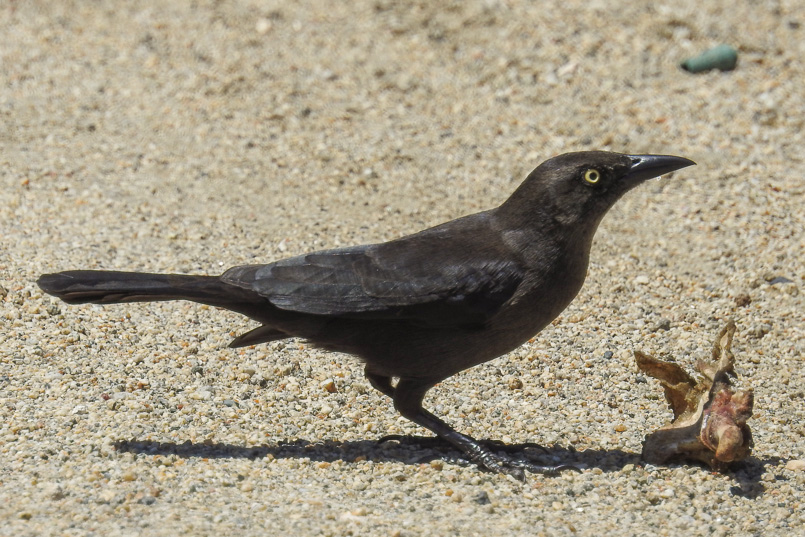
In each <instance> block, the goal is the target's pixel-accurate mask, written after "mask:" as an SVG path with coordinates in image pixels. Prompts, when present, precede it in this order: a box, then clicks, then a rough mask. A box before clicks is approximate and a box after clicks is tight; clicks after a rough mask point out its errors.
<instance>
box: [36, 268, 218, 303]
mask: <svg viewBox="0 0 805 537" xmlns="http://www.w3.org/2000/svg"><path fill="white" fill-rule="evenodd" d="M36 283H37V284H38V285H39V287H40V288H41V289H42V290H43V291H45V292H46V293H48V294H50V295H53V296H56V297H58V298H60V299H62V300H64V301H65V302H67V303H68V304H86V303H93V304H114V303H118V302H150V301H154V300H182V299H183V300H193V301H197V302H198V301H202V300H204V299H220V298H221V291H223V288H224V286H226V284H223V283H222V282H221V281H220V280H219V279H218V277H217V276H188V275H181V274H147V273H141V272H113V271H101V270H69V271H66V272H59V273H57V274H44V275H42V276H41V277H40V278H39V280H37V282H36ZM227 287H228V286H227Z"/></svg>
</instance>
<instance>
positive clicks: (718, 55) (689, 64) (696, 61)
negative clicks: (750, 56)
mask: <svg viewBox="0 0 805 537" xmlns="http://www.w3.org/2000/svg"><path fill="white" fill-rule="evenodd" d="M737 62H738V51H737V50H735V49H734V48H732V47H731V46H729V45H718V46H717V47H714V48H711V49H710V50H706V51H704V52H702V53H701V54H699V55H698V56H694V57H693V58H688V59H687V60H685V61H684V62H682V64H681V67H682V69H684V70H685V71H689V72H691V73H702V72H704V71H709V70H711V69H719V70H721V71H731V70H733V69H735V64H736V63H737Z"/></svg>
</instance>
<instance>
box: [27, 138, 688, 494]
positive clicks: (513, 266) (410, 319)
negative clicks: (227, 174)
mask: <svg viewBox="0 0 805 537" xmlns="http://www.w3.org/2000/svg"><path fill="white" fill-rule="evenodd" d="M693 164H694V162H692V161H690V160H688V159H685V158H682V157H674V156H664V155H622V154H618V153H608V152H600V151H587V152H579V153H567V154H564V155H560V156H557V157H555V158H552V159H550V160H547V161H546V162H544V163H542V164H541V165H540V166H539V167H537V168H536V169H535V170H534V171H532V172H531V173H530V174H529V175H528V177H526V179H525V181H523V183H522V184H521V185H520V187H519V188H518V189H517V190H516V191H515V192H514V194H512V195H511V197H510V198H509V199H507V200H506V201H505V202H504V203H503V204H502V205H500V206H499V207H497V208H495V209H491V210H488V211H483V212H480V213H477V214H472V215H469V216H465V217H463V218H458V219H457V220H452V221H450V222H447V223H444V224H441V225H438V226H436V227H432V228H430V229H426V230H424V231H421V232H419V233H415V234H413V235H408V236H406V237H402V238H400V239H396V240H392V241H389V242H384V243H380V244H370V245H365V246H354V247H349V248H338V249H334V250H324V251H320V252H314V253H310V254H306V255H301V256H298V257H292V258H290V259H283V260H281V261H276V262H274V263H270V264H267V265H244V266H238V267H234V268H231V269H229V270H227V271H226V272H224V273H223V274H222V275H221V276H192V275H179V274H147V273H138V272H112V271H93V270H72V271H66V272H60V273H57V274H45V275H43V276H41V277H40V278H39V280H38V282H37V283H38V284H39V287H41V288H42V290H43V291H45V292H46V293H49V294H51V295H54V296H57V297H59V298H61V299H62V300H64V301H65V302H67V303H70V304H83V303H94V304H114V303H121V302H149V301H155V300H191V301H194V302H199V303H201V304H208V305H210V306H216V307H221V308H226V309H229V310H232V311H236V312H238V313H241V314H243V315H246V316H247V317H250V318H251V319H254V320H256V321H258V322H260V323H261V324H262V326H260V327H258V328H255V329H254V330H252V331H250V332H246V333H245V334H242V335H240V336H239V337H237V338H235V339H234V340H233V341H232V343H231V344H230V346H231V347H242V346H245V345H255V344H257V343H265V342H267V341H275V340H280V339H285V338H291V337H299V338H304V339H306V340H308V341H310V342H311V343H313V344H314V345H316V346H318V347H321V348H324V349H327V350H331V351H338V352H344V353H347V354H353V355H355V356H357V357H358V358H360V359H361V360H363V362H364V363H365V374H366V378H367V379H368V380H369V382H370V383H371V385H372V386H373V387H374V388H376V389H377V390H379V391H380V392H382V393H384V394H385V395H387V396H389V397H391V398H392V400H393V401H394V407H395V408H396V409H397V411H399V412H400V414H402V415H403V416H405V417H406V418H408V419H409V420H411V421H413V422H414V423H417V424H419V425H421V426H422V427H425V428H426V429H430V430H431V431H432V432H433V433H435V434H436V435H438V436H439V437H441V438H442V439H444V440H446V441H448V442H449V443H450V444H452V445H453V446H455V447H456V448H458V449H459V450H461V451H462V452H463V453H465V454H466V455H468V456H469V457H470V458H471V459H472V460H473V461H475V462H476V463H477V464H479V465H480V466H482V467H484V468H486V469H488V470H491V471H495V472H503V473H507V474H511V475H514V476H516V477H518V478H522V477H523V476H524V471H523V469H526V470H529V471H535V472H550V471H555V470H557V469H559V468H562V467H548V466H538V465H536V464H533V463H531V462H527V461H525V460H520V459H516V458H514V457H511V456H508V455H506V456H504V455H502V454H500V453H497V452H494V451H493V450H492V449H490V448H489V447H488V446H487V445H485V444H482V443H481V442H478V441H477V440H475V439H473V438H471V437H470V436H467V435H464V434H461V433H459V432H458V431H456V430H455V429H453V428H452V427H450V426H449V425H448V424H447V423H445V422H444V421H442V420H441V419H439V418H438V417H436V416H434V415H433V414H431V413H430V412H428V411H427V410H425V409H424V408H422V400H423V398H424V396H425V392H427V391H428V390H429V389H430V388H431V387H433V386H434V385H435V384H436V383H438V382H439V381H441V380H443V379H446V378H447V377H450V376H452V375H455V374H456V373H458V372H459V371H462V370H464V369H467V368H469V367H472V366H474V365H477V364H480V363H483V362H486V361H488V360H491V359H493V358H497V357H498V356H501V355H502V354H505V353H507V352H509V351H511V350H513V349H515V348H516V347H518V346H519V345H521V344H522V343H524V342H526V341H527V340H528V339H529V338H531V337H533V336H534V335H535V334H537V333H538V332H539V331H540V330H542V329H543V328H544V327H545V326H546V325H547V324H548V323H550V322H551V321H552V320H553V319H555V318H556V317H557V316H558V315H559V314H560V313H561V312H562V310H564V309H565V307H567V305H568V304H569V303H570V302H571V301H572V300H573V298H574V297H575V296H576V294H577V293H578V292H579V290H580V289H581V286H582V283H584V278H585V277H586V275H587V265H588V261H589V257H590V248H591V246H592V241H593V235H594V234H595V230H596V228H597V227H598V224H599V223H600V222H601V219H602V218H603V217H604V214H606V212H607V210H609V208H610V207H612V205H613V204H614V203H615V202H616V201H617V200H618V199H619V198H620V197H621V196H622V195H623V194H624V193H626V192H627V191H628V190H630V189H632V188H634V187H635V186H637V185H638V184H640V183H642V182H644V181H646V180H647V179H650V178H653V177H658V176H660V175H662V174H665V173H669V172H673V171H675V170H678V169H680V168H684V167H686V166H691V165H693ZM395 378H396V379H397V382H396V383H395V382H394V380H393V379H395Z"/></svg>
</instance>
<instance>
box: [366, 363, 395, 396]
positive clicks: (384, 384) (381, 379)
mask: <svg viewBox="0 0 805 537" xmlns="http://www.w3.org/2000/svg"><path fill="white" fill-rule="evenodd" d="M363 374H364V376H365V377H366V380H368V381H369V384H371V385H372V388H374V389H375V390H377V391H379V392H380V393H382V394H383V395H388V396H389V397H391V398H392V399H394V386H392V385H391V377H386V376H384V375H378V374H377V373H371V372H369V370H368V369H364V371H363Z"/></svg>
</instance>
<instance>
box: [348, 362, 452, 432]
mask: <svg viewBox="0 0 805 537" xmlns="http://www.w3.org/2000/svg"><path fill="white" fill-rule="evenodd" d="M363 374H364V376H365V377H366V380H368V381H369V384H371V385H372V388H374V389H375V390H377V391H379V392H380V393H382V394H383V395H388V396H389V397H391V398H392V399H394V386H392V385H391V377H387V376H385V375H378V374H377V373H372V372H371V371H369V370H368V369H364V371H363ZM408 438H411V439H412V440H413V441H414V442H415V443H416V444H417V445H418V446H420V447H434V448H439V447H448V448H450V447H452V444H450V443H448V442H447V441H445V440H444V439H443V438H441V437H438V436H428V437H424V438H423V437H409V436H408V435H402V434H387V435H384V436H381V437H380V438H379V439H378V441H377V443H378V444H383V443H385V442H389V441H391V440H395V441H397V442H402V441H404V440H406V439H408Z"/></svg>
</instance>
